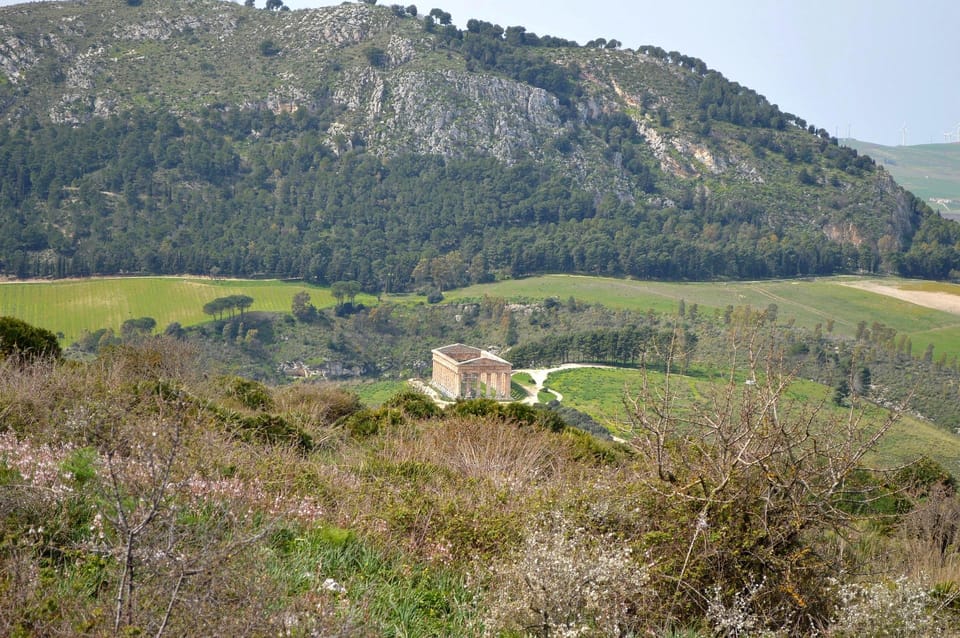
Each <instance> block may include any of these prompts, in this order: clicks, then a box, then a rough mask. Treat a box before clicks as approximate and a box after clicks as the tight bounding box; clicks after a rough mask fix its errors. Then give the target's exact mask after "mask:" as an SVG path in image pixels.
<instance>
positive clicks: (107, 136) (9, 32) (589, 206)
mask: <svg viewBox="0 0 960 638" xmlns="http://www.w3.org/2000/svg"><path fill="white" fill-rule="evenodd" d="M272 4H273V5H278V4H279V6H281V7H282V3H272ZM458 18H459V16H458ZM465 24H466V29H458V28H457V27H456V26H454V25H453V24H452V23H451V16H450V15H449V14H447V13H445V12H443V11H442V10H440V9H434V10H431V12H430V15H426V16H425V15H423V14H419V13H417V10H416V9H415V7H413V6H412V5H411V6H410V7H408V8H403V7H400V6H398V5H394V6H389V7H388V6H373V5H371V4H367V3H354V4H351V3H344V4H341V5H338V6H333V7H325V8H321V9H315V10H298V11H284V10H279V11H268V10H266V9H258V8H253V7H245V6H241V5H240V4H235V3H232V2H219V1H216V0H184V1H177V2H174V1H173V0H142V1H141V0H128V1H127V2H118V1H117V0H86V1H84V2H63V3H59V2H43V3H30V4H23V5H15V6H11V7H2V8H0V121H2V122H3V123H4V125H3V126H2V127H0V275H13V276H16V277H33V276H55V277H61V276H85V275H92V274H111V273H130V272H141V273H157V274H162V273H195V274H221V275H235V276H248V277H249V276H261V275H270V276H279V277H292V278H304V279H307V280H310V281H316V282H319V283H330V282H335V281H343V280H355V281H358V282H359V283H360V284H361V285H362V286H363V288H364V289H365V290H367V291H375V290H390V291H393V290H409V289H433V290H436V289H449V288H451V287H455V286H460V285H463V284H466V283H473V282H480V281H488V280H491V279H497V278H505V277H517V276H523V275H527V274H531V273H541V272H578V273H588V274H603V275H616V276H633V277H640V278H658V279H677V280H679V279H715V278H761V277H773V276H796V275H807V274H829V273H835V272H850V271H871V272H872V271H895V272H899V273H901V274H905V275H912V276H926V277H935V278H944V277H948V276H950V274H951V272H953V271H955V270H960V255H958V251H957V249H956V245H957V243H958V241H960V226H953V225H951V226H944V225H943V224H944V222H943V220H941V219H940V218H939V217H937V216H935V215H932V214H931V211H929V209H928V208H927V207H926V206H925V205H923V203H922V202H919V201H917V200H916V199H915V198H914V197H913V196H912V195H910V194H909V193H908V192H906V191H904V190H903V189H902V188H901V187H900V186H899V185H897V184H896V183H895V182H894V181H893V179H892V178H891V177H890V174H889V173H887V172H886V171H883V170H878V169H877V168H876V167H875V166H874V163H873V161H872V160H871V159H870V158H867V157H864V156H861V155H859V154H858V153H857V152H856V151H854V150H853V149H849V148H845V147H842V146H839V145H838V144H837V140H836V139H834V138H832V137H831V136H830V135H829V133H828V132H827V131H825V130H823V129H816V128H815V127H813V126H810V125H808V124H807V122H806V121H804V120H803V119H802V118H801V117H799V116H797V115H793V114H790V113H785V112H783V111H781V110H780V109H778V108H777V107H776V106H775V105H772V104H770V103H769V102H768V101H767V100H766V99H765V98H764V97H763V96H761V95H758V94H757V93H756V92H755V91H752V90H750V89H749V88H747V87H744V86H741V85H739V84H737V83H735V82H732V81H730V80H728V79H727V78H725V77H724V76H723V75H721V74H720V73H719V72H717V71H714V70H711V69H709V68H708V67H707V65H706V64H705V63H704V62H703V61H701V60H698V59H696V58H692V57H689V56H686V55H684V54H682V53H680V52H676V51H672V52H668V51H665V50H663V49H661V48H659V47H656V46H644V47H640V48H639V49H638V50H625V49H622V48H621V46H620V43H619V42H617V41H616V40H611V41H608V40H605V39H597V40H593V41H591V42H588V43H586V44H583V45H581V44H578V43H576V42H572V41H569V40H566V39H563V38H561V37H556V36H550V35H537V34H534V33H531V32H528V31H527V30H526V29H524V28H523V27H521V26H510V27H507V28H506V29H504V28H503V27H501V26H499V25H495V24H491V23H488V22H483V21H478V20H475V19H472V20H468V21H466V23H465Z"/></svg>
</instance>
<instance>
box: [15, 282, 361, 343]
mask: <svg viewBox="0 0 960 638" xmlns="http://www.w3.org/2000/svg"><path fill="white" fill-rule="evenodd" d="M301 290H306V291H307V292H309V293H310V299H311V302H312V303H313V304H314V305H315V306H317V307H321V308H322V307H325V306H332V305H333V304H334V300H333V297H332V296H330V292H329V290H328V289H326V288H319V287H316V286H310V285H307V284H304V283H302V282H282V281H276V280H273V281H271V280H267V281H248V280H233V279H217V280H214V279H191V278H174V277H136V278H116V279H81V280H62V281H51V282H29V283H5V284H0V315H6V316H13V317H17V318H19V319H23V320H24V321H27V322H28V323H31V324H33V325H36V326H40V327H43V328H46V329H48V330H51V331H53V332H55V333H60V334H62V335H63V337H62V339H61V341H63V342H64V343H67V344H69V343H71V342H73V341H74V340H76V339H77V337H79V336H80V334H81V333H82V332H83V331H85V330H89V331H91V332H92V331H95V330H98V329H100V328H113V329H114V330H118V329H119V328H120V325H121V324H122V323H123V322H124V321H126V320H127V319H135V318H138V317H153V318H154V319H156V321H157V329H158V330H163V328H165V327H166V326H167V325H169V324H170V323H171V322H173V321H177V322H179V323H180V324H181V325H184V326H189V325H193V324H197V323H202V322H204V321H209V320H210V317H209V316H208V315H205V314H204V313H203V305H204V304H205V303H207V302H208V301H212V300H213V299H216V298H217V297H226V296H229V295H249V296H251V297H253V299H254V302H253V306H251V308H250V310H252V311H256V310H264V311H270V312H279V311H284V312H289V311H290V305H291V302H292V300H293V296H294V295H295V294H296V293H298V292H300V291H301ZM358 301H363V302H364V303H366V302H367V301H368V299H367V298H365V297H364V298H358Z"/></svg>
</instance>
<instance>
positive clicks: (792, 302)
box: [0, 275, 960, 355]
mask: <svg viewBox="0 0 960 638" xmlns="http://www.w3.org/2000/svg"><path fill="white" fill-rule="evenodd" d="M856 282H876V283H881V284H884V285H887V286H898V287H901V288H905V289H917V290H924V291H927V292H941V293H947V294H951V295H956V296H957V297H958V298H960V286H958V285H956V284H947V283H938V282H919V281H909V280H903V279H894V278H887V279H878V278H869V279H863V278H856V277H829V278H823V279H810V280H774V281H753V282H710V283H668V282H651V281H635V280H629V279H612V278H604V277H584V276H576V275H545V276H542V277H531V278H528V279H516V280H507V281H501V282H498V283H494V284H484V285H479V286H471V287H469V288H464V289H461V290H452V291H449V292H447V293H445V295H446V299H447V301H449V302H461V301H471V300H473V301H476V300H479V299H481V298H482V297H484V296H485V295H486V296H491V297H503V298H507V299H514V300H543V299H546V298H548V297H557V298H559V299H560V300H562V301H566V300H567V299H568V298H570V297H574V298H575V299H576V300H577V301H578V302H580V303H591V304H602V305H604V306H607V307H610V308H614V309H620V308H623V309H631V310H638V311H645V310H648V309H653V310H655V311H657V312H666V313H675V312H676V311H677V308H678V305H679V302H680V300H681V299H683V300H684V301H685V303H686V306H687V308H690V307H691V305H692V304H694V303H695V304H697V305H698V307H699V312H700V314H701V315H708V316H714V315H718V314H719V313H721V312H722V310H723V308H725V307H726V306H727V305H733V306H745V305H750V306H752V307H754V308H757V309H764V308H766V307H767V306H768V305H769V304H771V303H772V304H776V305H777V308H778V316H779V321H780V322H781V323H784V322H787V321H789V320H791V319H792V320H794V321H795V322H796V324H797V325H798V326H805V327H808V328H812V327H813V326H814V325H815V324H818V323H820V324H822V325H823V326H824V331H825V332H826V328H825V326H826V324H827V322H828V321H829V320H832V321H833V322H834V333H835V334H838V335H843V336H848V337H850V336H853V335H854V334H855V332H856V329H857V324H858V323H859V322H860V321H866V322H867V325H868V326H869V325H870V324H872V323H873V322H875V321H877V322H880V323H883V324H885V325H887V326H890V327H891V328H894V329H896V330H897V332H899V333H903V334H907V335H909V336H910V338H911V339H912V342H913V348H914V353H922V352H923V349H924V348H925V347H926V345H927V344H928V343H933V344H934V348H935V352H937V353H938V354H939V353H947V354H948V355H949V354H960V315H955V314H951V313H948V312H943V311H939V310H933V309H931V308H925V307H922V306H918V305H915V304H912V303H908V302H906V301H900V300H898V299H893V298H891V297H887V296H884V295H881V294H877V293H874V292H869V291H866V290H861V289H858V288H853V287H851V286H849V285H844V284H850V283H856ZM301 290H306V291H308V292H309V293H310V297H311V301H312V303H313V304H314V305H316V306H317V307H319V308H323V307H329V306H332V305H333V304H334V300H333V298H332V297H331V295H330V292H329V290H328V289H327V288H322V287H317V286H311V285H308V284H304V283H302V282H281V281H275V280H273V281H270V280H268V281H246V280H212V279H199V278H174V277H169V278H162V277H143V278H116V279H85V280H63V281H52V282H42V283H32V282H31V283H19V282H18V283H5V284H0V315H10V316H14V317H18V318H20V319H23V320H24V321H27V322H29V323H31V324H34V325H37V326H41V327H44V328H47V329H49V330H52V331H53V332H55V333H61V334H62V335H63V338H62V341H63V342H64V343H67V344H69V343H71V342H72V341H74V340H75V339H76V338H77V337H78V336H79V335H80V334H81V333H82V332H83V331H84V330H89V331H94V330H97V329H99V328H113V329H114V330H117V329H119V327H120V325H121V324H122V323H123V322H124V321H125V320H127V319H134V318H137V317H153V318H154V319H156V321H157V327H158V329H159V330H162V329H163V328H164V327H166V326H167V325H168V324H169V323H171V322H173V321H177V322H179V323H180V324H182V325H184V326H188V325H193V324H197V323H201V322H204V321H207V320H209V319H210V317H209V316H207V315H205V314H203V310H202V308H203V305H204V304H205V303H207V302H208V301H211V300H212V299H215V298H217V297H223V296H227V295H237V294H244V295H249V296H251V297H253V298H254V304H253V306H252V308H251V310H262V311H270V312H288V311H289V310H290V304H291V301H292V299H293V295H294V294H296V293H297V292H299V291H301ZM389 299H390V301H392V302H394V303H401V304H407V303H414V302H420V301H421V300H422V299H421V298H420V297H412V296H409V295H396V296H390V297H389ZM357 301H359V302H361V303H364V304H367V305H373V304H375V303H376V300H375V299H374V298H373V297H370V296H366V295H361V296H360V297H358V298H357Z"/></svg>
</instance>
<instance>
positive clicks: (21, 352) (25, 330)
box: [0, 317, 61, 359]
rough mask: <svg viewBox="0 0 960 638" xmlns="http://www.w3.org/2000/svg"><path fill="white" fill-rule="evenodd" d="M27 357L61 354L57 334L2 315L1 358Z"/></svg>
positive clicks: (0, 323)
mask: <svg viewBox="0 0 960 638" xmlns="http://www.w3.org/2000/svg"><path fill="white" fill-rule="evenodd" d="M14 355H16V356H21V357H24V358H27V359H35V358H38V357H53V358H55V359H59V358H60V355H61V351H60V344H59V343H58V342H57V336H56V335H55V334H53V333H52V332H50V331H49V330H46V329H44V328H37V327H35V326H31V325H30V324H28V323H27V322H26V321H21V320H20V319H16V318H14V317H0V359H2V358H5V357H9V356H14Z"/></svg>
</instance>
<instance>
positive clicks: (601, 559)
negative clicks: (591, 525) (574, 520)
mask: <svg viewBox="0 0 960 638" xmlns="http://www.w3.org/2000/svg"><path fill="white" fill-rule="evenodd" d="M648 579H649V574H648V571H647V569H646V568H645V567H644V566H643V565H639V564H638V563H637V562H636V560H634V557H633V554H632V552H631V549H630V548H629V547H628V546H626V545H624V544H623V543H621V542H617V541H616V540H615V539H614V538H612V537H607V538H591V537H589V536H587V535H585V534H583V530H579V529H575V528H573V527H572V526H571V525H570V524H569V523H568V522H567V521H566V520H565V519H563V518H562V517H561V516H560V515H556V514H554V515H551V516H548V517H546V518H545V519H543V520H541V521H540V522H539V524H538V525H537V526H536V527H535V528H533V529H532V530H529V531H528V532H527V534H526V538H525V540H524V542H523V546H522V547H521V549H520V551H519V552H518V554H517V555H516V556H515V557H513V559H512V560H507V561H505V562H503V563H501V564H499V565H497V566H496V567H495V568H494V570H493V583H492V585H491V587H490V589H489V591H490V594H489V596H490V598H491V599H492V600H490V601H489V609H490V611H489V615H488V618H487V625H488V628H490V629H494V630H498V631H499V632H500V633H498V634H497V635H501V633H504V632H507V633H516V634H517V635H520V634H524V635H527V633H528V632H529V633H530V634H532V635H534V636H620V635H632V632H630V631H629V629H628V628H629V625H630V622H631V619H632V617H633V615H634V613H635V608H636V606H637V604H638V603H639V602H640V601H641V599H642V598H643V596H644V592H645V591H646V590H647V589H648V588H647V582H648Z"/></svg>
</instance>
